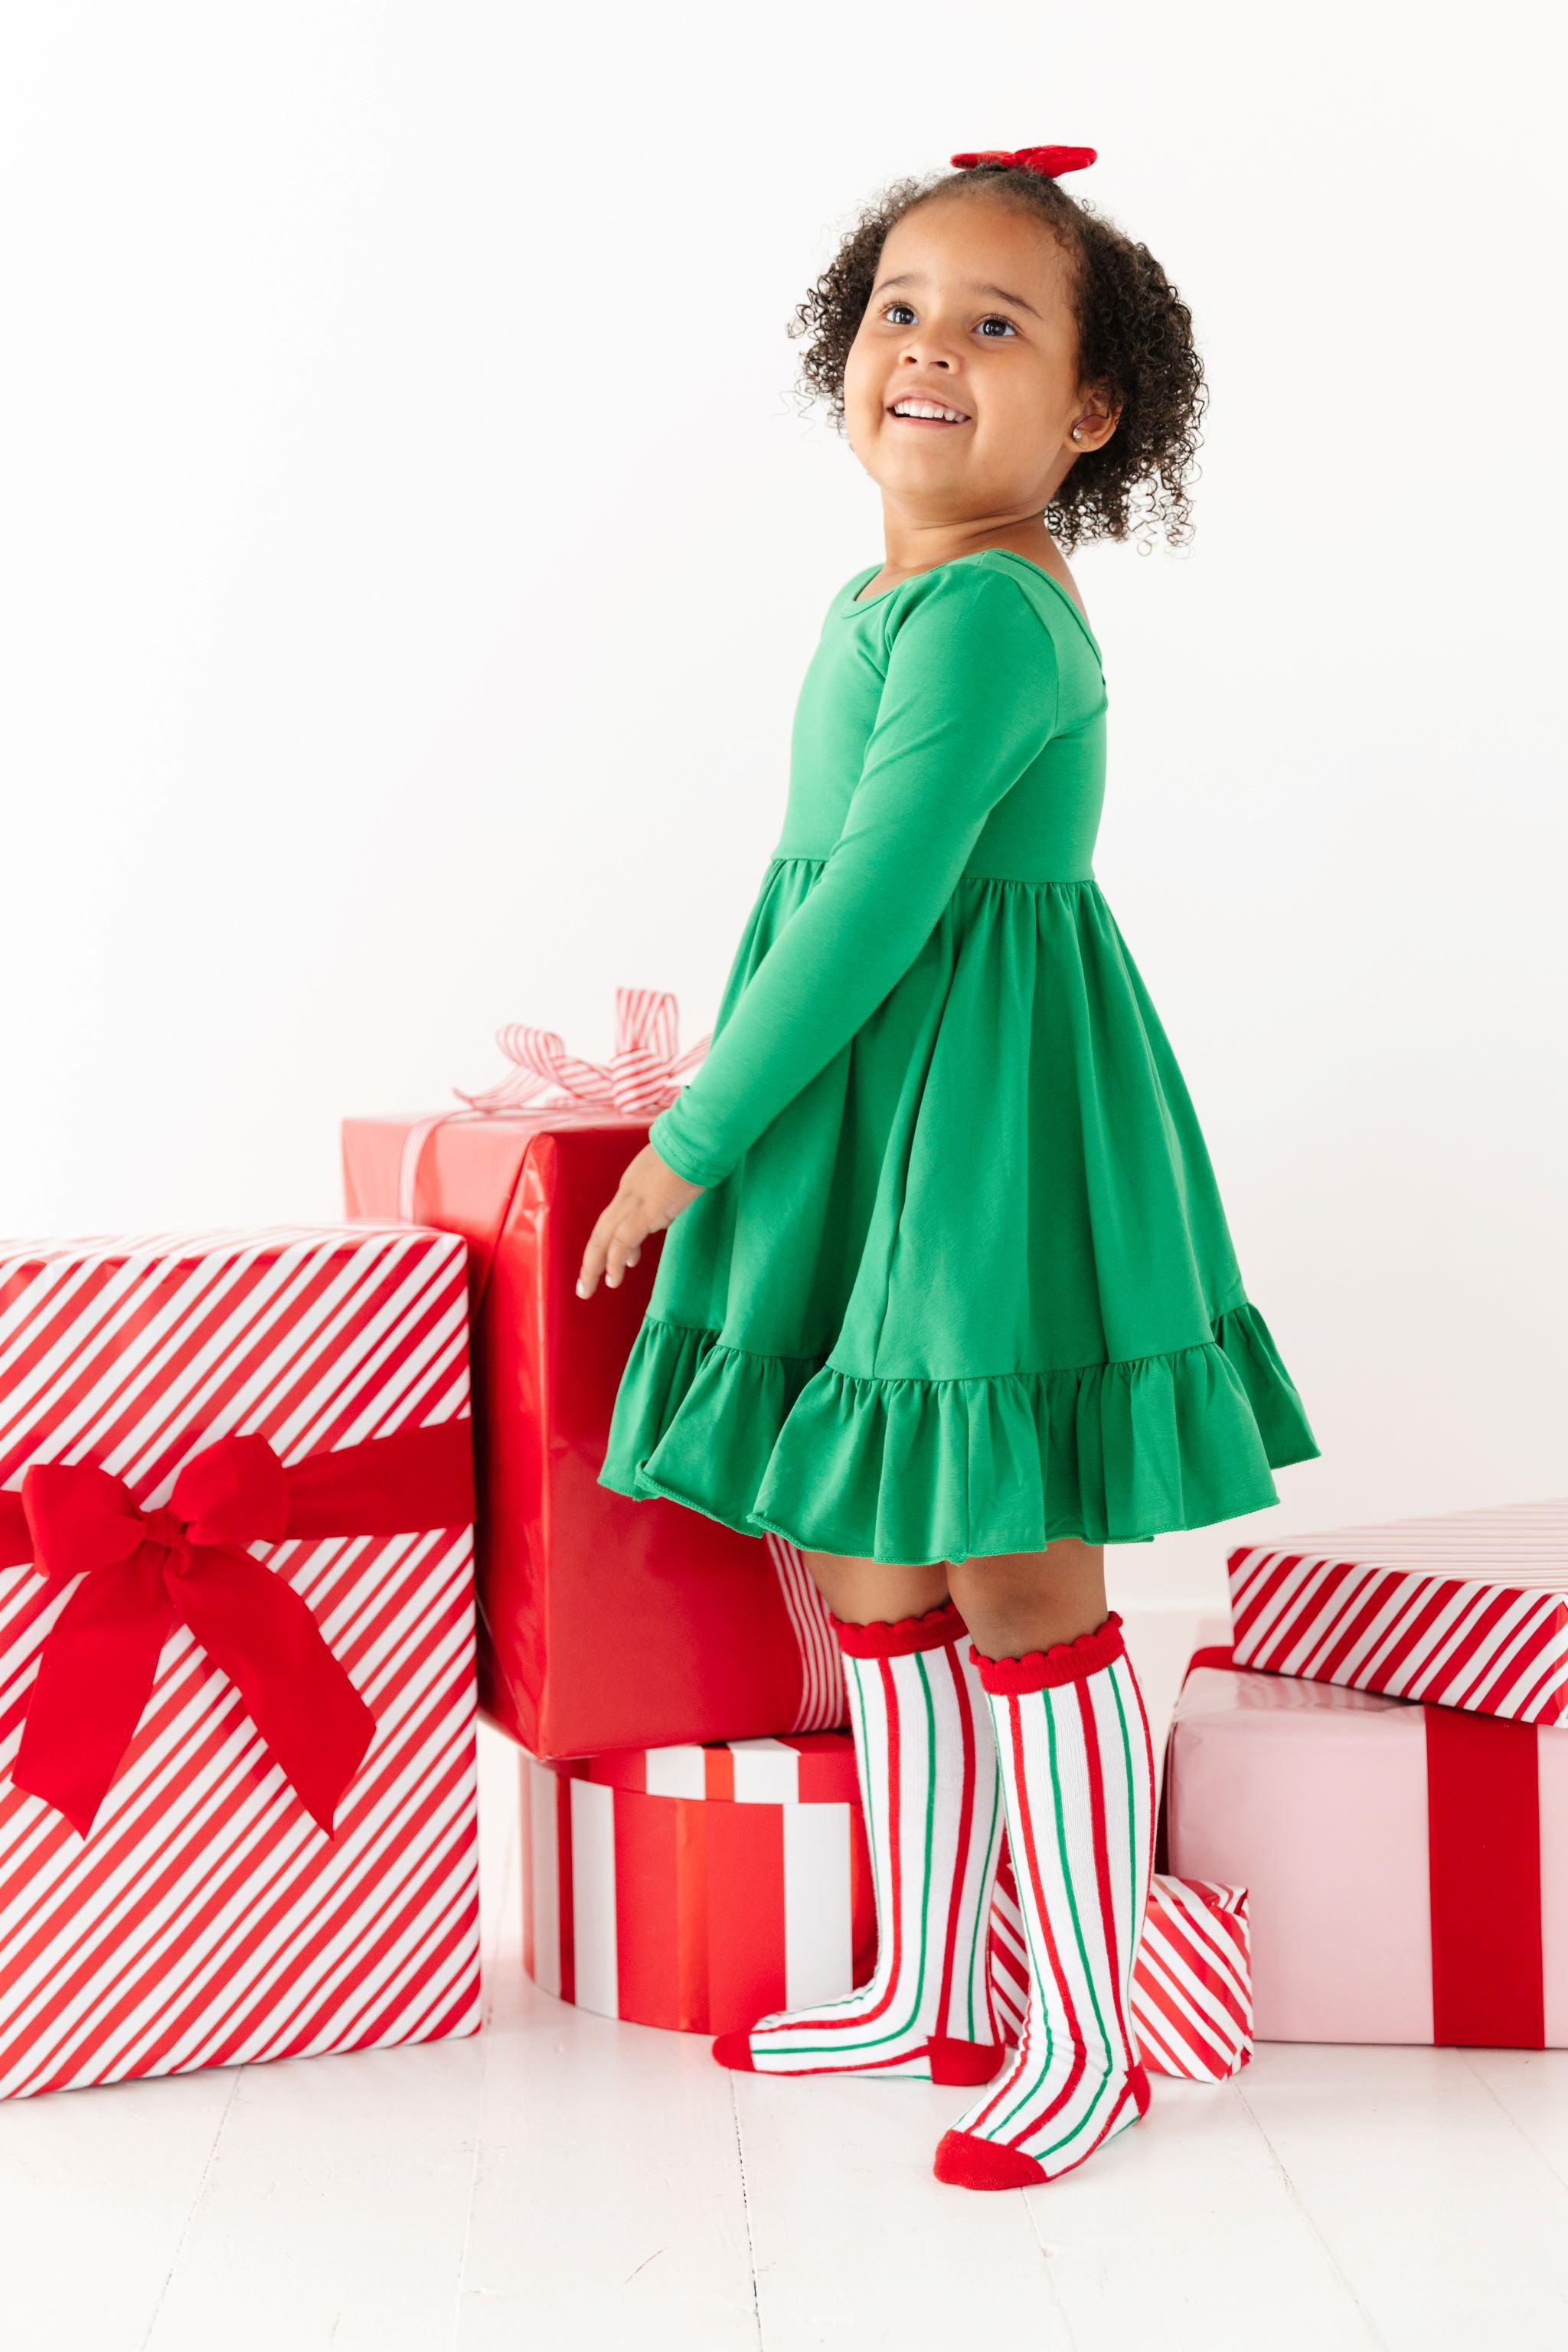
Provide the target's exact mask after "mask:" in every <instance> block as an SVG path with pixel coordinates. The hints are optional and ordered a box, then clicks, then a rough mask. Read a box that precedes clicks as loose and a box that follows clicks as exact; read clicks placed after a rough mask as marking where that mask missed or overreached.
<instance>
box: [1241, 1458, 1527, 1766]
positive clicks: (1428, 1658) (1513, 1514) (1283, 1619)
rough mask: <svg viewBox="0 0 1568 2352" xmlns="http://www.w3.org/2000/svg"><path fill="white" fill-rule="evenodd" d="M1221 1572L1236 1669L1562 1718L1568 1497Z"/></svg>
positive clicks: (1391, 1529)
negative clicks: (1227, 1595)
mask: <svg viewBox="0 0 1568 2352" xmlns="http://www.w3.org/2000/svg"><path fill="white" fill-rule="evenodd" d="M1228 1565H1229V1570H1230V1591H1231V1612H1232V1617H1233V1620H1234V1623H1235V1629H1236V1662H1237V1665H1243V1666H1258V1667H1261V1668H1262V1669H1264V1670H1265V1671H1266V1672H1267V1673H1269V1674H1277V1675H1299V1676H1301V1677H1302V1678H1304V1679H1305V1680H1307V1681H1310V1682H1329V1683H1343V1684H1345V1685H1347V1686H1348V1687H1350V1688H1352V1689H1354V1690H1370V1691H1386V1692H1387V1693H1388V1694H1389V1696H1391V1697H1395V1698H1415V1699H1423V1700H1428V1701H1431V1702H1432V1703H1434V1704H1435V1705H1439V1706H1458V1707H1464V1708H1466V1709H1468V1711H1469V1712H1471V1713H1473V1714H1478V1715H1499V1716H1507V1717H1510V1718H1511V1719H1513V1720H1514V1721H1517V1722H1521V1723H1549V1724H1557V1723H1562V1722H1563V1720H1564V1717H1565V1716H1568V1497H1562V1498H1559V1499H1558V1500H1556V1501H1550V1502H1544V1503H1513V1504H1509V1505H1506V1506H1504V1507H1502V1508H1500V1509H1496V1510H1484V1511H1452V1512H1447V1513H1442V1514H1436V1515H1434V1516H1432V1517H1424V1518H1415V1519H1391V1520H1389V1521H1387V1522H1386V1523H1385V1524H1384V1525H1382V1526H1378V1527H1369V1528H1331V1529H1330V1530H1329V1531H1328V1532H1327V1533H1326V1534H1323V1535H1309V1536H1291V1537H1289V1538H1287V1539H1286V1540H1285V1541H1284V1542H1283V1543H1280V1542H1275V1543H1270V1544H1243V1545H1238V1546H1237V1549H1235V1550H1234V1551H1233V1552H1232V1553H1231V1555H1230V1559H1229V1563H1228Z"/></svg>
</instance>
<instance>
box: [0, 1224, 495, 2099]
mask: <svg viewBox="0 0 1568 2352" xmlns="http://www.w3.org/2000/svg"><path fill="white" fill-rule="evenodd" d="M467 1417H468V1340H467V1302H466V1289H465V1265H464V1249H463V1244H462V1243H461V1242H460V1241H459V1240H458V1239H456V1238H455V1237H453V1236H452V1235H449V1234H435V1233H427V1232H420V1231H416V1230H412V1229H410V1228H408V1227H406V1226H384V1227H379V1228H378V1227H374V1226H359V1227H354V1228H346V1229H345V1228H338V1229H331V1230H327V1231H300V1230H296V1229H280V1230H275V1231H274V1230H269V1231H255V1232H246V1233H239V1234H198V1235H194V1236H189V1235H177V1234H175V1235H158V1236H155V1237H152V1238H146V1239H141V1238H139V1239H136V1240H134V1241H97V1240H95V1241H91V1242H84V1243H71V1244H38V1245H23V1244H9V1245H7V1246H6V1247H5V1250H4V1251H3V1252H0V1486H5V1487H9V1488H13V1489H14V1488H16V1487H18V1486H20V1485H21V1483H22V1479H23V1475H24V1473H25V1471H26V1468H27V1467H28V1465H30V1464H33V1463H41V1462H92V1463H97V1464H99V1465H101V1466H103V1467H104V1468H106V1469H109V1470H110V1471H112V1472H114V1473H115V1474H116V1475H119V1476H120V1477H121V1478H122V1479H123V1480H124V1481H125V1483H126V1485H127V1486H129V1487H130V1488H131V1489H132V1493H133V1495H134V1496H136V1498H137V1500H138V1501H139V1502H140V1503H141V1504H142V1506H143V1507H161V1506H163V1504H165V1503H166V1501H167V1498H168V1496H169V1494H170V1491H171V1488H172V1486H173V1485H174V1476H175V1474H176V1473H177V1471H178V1470H179V1468H180V1467H181V1465H182V1464H183V1463H184V1462H185V1461H186V1460H187V1459H188V1458H189V1457H190V1456H191V1455H192V1454H195V1453H198V1452H199V1451H200V1450H201V1449H202V1448H203V1447H204V1446H206V1445H208V1444H211V1443H212V1442H213V1441H214V1440H215V1439H216V1438H217V1437H219V1436H222V1435H226V1434H227V1433H259V1434H261V1435H263V1436H265V1437H266V1438H267V1439H268V1441H269V1442H270V1444H272V1446H273V1447H274V1448H275V1449H276V1451H277V1453H278V1454H279V1456H280V1457H281V1459H282V1461H283V1462H284V1463H285V1464H286V1465H293V1464H295V1463H297V1462H299V1461H300V1460H301V1459H303V1458H304V1457H306V1456H308V1455H309V1456H316V1455H319V1454H322V1453H324V1452H328V1451H335V1450H337V1449H340V1448H347V1447H351V1446H356V1445H358V1444H361V1443H362V1442H363V1441H365V1440H368V1439H373V1438H377V1437H385V1436H390V1435H392V1434H393V1433H395V1432H399V1431H406V1430H412V1429H416V1428H420V1427H424V1426H426V1425H428V1424H432V1423H439V1422H445V1421H449V1420H463V1421H466V1420H467ZM250 1549H251V1551H252V1553H253V1555H254V1556H255V1557H256V1558H258V1559H263V1560H265V1562H266V1564H267V1565H268V1567H269V1568H270V1569H271V1570H274V1571H275V1572H276V1573H277V1574H278V1575H279V1576H281V1577H285V1578H287V1580H289V1583H290V1584H291V1585H292V1586H293V1588H294V1590H295V1591H297V1592H299V1593H300V1595H301V1596H302V1597H303V1598H304V1599H305V1601H307V1602H308V1603H309V1605H310V1609H311V1611H312V1612H313V1613H314V1615H315V1618H316V1620H317V1622H318V1624H319V1626H320V1628H321V1633H322V1634H323V1636H324V1637H325V1639H326V1642H327V1643H328V1644H329V1646H330V1648H331V1651H332V1653H333V1654H334V1655H335V1656H336V1657H337V1659H338V1660H339V1661H340V1662H341V1664H342V1666H343V1667H344V1668H345V1669H346V1671H347V1673H348V1675H349V1676H350V1677H351V1679H352V1681H353V1684H354V1685H355V1687H356V1688H357V1690H358V1691H359V1693H360V1695H361V1696H362V1697H363V1699H364V1700H365V1701H366V1702H367V1703H368V1705H369V1706H370V1708H371V1710H372V1712H373V1713H374V1718H375V1727H374V1737H373V1738H372V1741H371V1745H370V1748H369V1749H368V1752H367V1753H366V1755H365V1757H364V1759H363V1763H362V1764H361V1766H360V1768H359V1770H358V1772H357V1774H356V1775H355V1777H354V1779H353V1780H352V1781H351V1782H350V1784H349V1786H348V1789H347V1790H346V1792H345V1794H344V1796H343V1798H342V1801H341V1803H340V1805H339V1807H338V1812H337V1821H336V1829H335V1833H334V1834H333V1835H332V1836H331V1838H329V1837H328V1836H326V1835H325V1834H324V1833H323V1832H322V1831H321V1829H319V1828H318V1827H317V1825H316V1823H315V1822H313V1821H312V1820H311V1819H310V1815H309V1814H308V1813H307V1811H305V1809H304V1807H303V1805H302V1804H301V1802H300V1798H299V1797H298V1795H297V1794H296V1792H295V1790H293V1788H292V1787H291V1786H290V1784H289V1782H288V1780H285V1778H284V1776H283V1773H282V1771H281V1770H280V1769H279V1766H278V1765H277V1764H276V1763H275V1762H274V1761H273V1760H272V1759H271V1758H270V1757H269V1755H268V1751H267V1750H266V1748H264V1747H263V1745H262V1743H261V1740H260V1738H259V1735H258V1732H257V1729H256V1727H255V1725H254V1724H253V1723H252V1722H251V1720H250V1718H249V1717H248V1716H247V1712H246V1709H245V1706H244V1704H243V1702H242V1701H241V1699H240V1696H239V1694H238V1692H237V1690H236V1689H235V1687H234V1686H233V1685H232V1684H231V1683H230V1682H229V1681H228V1680H227V1679H226V1676H225V1675H223V1674H222V1673H221V1672H220V1671H219V1670H218V1668H217V1667H216V1665H214V1664H213V1663H212V1662H211V1661H210V1660H209V1659H208V1658H207V1657H206V1656H205V1654H204V1653H203V1652H202V1651H201V1650H200V1649H199V1648H198V1647H197V1645H196V1643H195V1640H194V1638H193V1636H192V1635H191V1634H190V1633H189V1632H188V1631H187V1630H186V1629H185V1628H184V1626H183V1625H181V1624H178V1623H176V1624H175V1625H174V1627H173V1629H172V1630H171V1631H170V1633H169V1634H168V1636H167V1638H166V1639H165V1641H164V1643H163V1650H162V1653H161V1656H160V1661H159V1665H158V1672H157V1676H156V1680H155V1683H154V1685H153V1695H152V1697H151V1699H150V1701H149V1703H148V1705H147V1706H146V1709H145V1711H144V1713H143V1714H142V1719H141V1722H140V1724H139V1726H138V1727H137V1730H136V1732H135V1735H134V1737H133V1738H132V1741H131V1744H130V1746H129V1748H127V1749H126V1751H125V1754H124V1758H123V1759H122V1761H121V1765H120V1768H119V1770H118V1772H117V1773H116V1775H115V1778H114V1780H113V1781H112V1783H111V1785H110V1790H109V1792H108V1795H107V1797H106V1798H105V1800H104V1801H103V1803H102V1805H101V1808H100V1811H99V1812H98V1815H97V1818H96V1820H95V1821H94V1822H93V1824H92V1828H91V1832H90V1834H89V1836H88V1837H86V1838H85V1839H84V1838H82V1837H80V1836H79V1835H78V1833H77V1832H76V1831H75V1830H73V1829H71V1828H70V1827H68V1824H67V1823H66V1822H65V1821H63V1820H62V1819H61V1817H60V1815H59V1814H58V1812H56V1811H54V1810H53V1808H52V1807H51V1806H49V1805H47V1804H46V1803H45V1802H44V1801H42V1800H41V1799H40V1798H38V1797H36V1796H31V1795H28V1794H26V1793H25V1792H24V1791H22V1790H18V1789H17V1788H16V1787H15V1786H14V1784H13V1783H12V1781H11V1779H10V1772H11V1768H12V1765H13V1763H14V1762H15V1760H16V1752H17V1748H18V1744H19V1741H20V1738H21V1733H22V1728H23V1723H24V1718H25V1716H26V1706H27V1702H28V1696H29V1692H30V1687H31V1685H32V1681H33V1677H34V1673H35V1669H36V1664H37V1655H38V1651H39V1647H40V1644H41V1643H42V1642H43V1641H44V1640H45V1639H46V1638H47V1634H48V1633H49V1631H50V1629H51V1627H52V1625H53V1624H54V1622H55V1621H56V1619H57V1618H58V1615H59V1613H60V1612H61V1610H62V1608H63V1607H64V1606H65V1605H66V1604H67V1602H68V1598H69V1594H68V1591H61V1592H56V1593H54V1594H50V1593H48V1592H47V1590H46V1586H45V1580H44V1579H43V1577H42V1576H41V1575H39V1574H38V1573H37V1571H36V1570H31V1569H27V1568H8V1569H4V1570H0V2095H5V2096H9V2097H19V2096H25V2095H29V2094H32V2093H35V2092H41V2091H48V2090H56V2089H60V2088H65V2087H68V2086H72V2085H77V2084H89V2083H110V2082H117V2081H120V2080H121V2079H123V2078H125V2077H127V2076H132V2075H144V2074H178V2073H184V2072H186V2071H188V2070H190V2069H192V2068H195V2067H200V2066H213V2065H232V2064H237V2063H248V2062H252V2061H256V2060H260V2059H268V2058H281V2057H287V2056H290V2055H294V2054H299V2053H315V2052H321V2051H330V2050H355V2049H366V2048H372V2047H376V2046H379V2045H382V2044H384V2043H390V2042H416V2041H433V2040H438V2039H441V2038H443V2037H445V2036H448V2035H454V2034H464V2033H471V2032H474V2031H475V2030H476V2029H477V2027H478V2025H479V1947H478V1916H477V1899H476V1898H477V1867H476V1844H475V1773H474V1764H475V1758H474V1661H473V1651H474V1627H473V1594H472V1538H471V1530H470V1529H469V1528H466V1527H464V1528H424V1529H422V1530H417V1531H416V1532H413V1533H410V1534H408V1535H402V1536H380V1537H351V1538H344V1537H334V1538H329V1539H322V1540H315V1541H295V1542H286V1543H283V1544H279V1545H276V1546H272V1547H264V1546H262V1545H259V1544H258V1545H254V1546H252V1547H250Z"/></svg>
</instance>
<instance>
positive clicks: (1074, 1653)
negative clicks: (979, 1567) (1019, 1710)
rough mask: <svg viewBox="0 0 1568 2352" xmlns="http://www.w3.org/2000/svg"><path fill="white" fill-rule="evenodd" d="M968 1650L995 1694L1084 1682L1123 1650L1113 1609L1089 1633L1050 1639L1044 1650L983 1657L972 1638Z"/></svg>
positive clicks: (1018, 1692)
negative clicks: (1015, 1655)
mask: <svg viewBox="0 0 1568 2352" xmlns="http://www.w3.org/2000/svg"><path fill="white" fill-rule="evenodd" d="M969 1654H970V1656H971V1658H973V1661H974V1664H975V1666H976V1667H977V1668H978V1670H979V1675H980V1680H981V1683H982V1685H983V1686H984V1688H985V1689H986V1690H988V1691H993V1692H994V1693H995V1694H996V1696H998V1697H1002V1696H1011V1697H1015V1698H1016V1697H1017V1696H1019V1694H1020V1693H1022V1692H1024V1691H1037V1690H1056V1689H1058V1688H1059V1687H1060V1685H1062V1684H1063V1683H1081V1682H1086V1681H1087V1680H1088V1678H1089V1675H1097V1674H1099V1672H1100V1669H1101V1667H1102V1666H1109V1665H1110V1664H1113V1663H1114V1661H1115V1660H1116V1659H1118V1658H1121V1657H1125V1656H1126V1654H1127V1644H1126V1643H1125V1642H1124V1641H1123V1640H1122V1638H1121V1618H1120V1617H1119V1616H1118V1615H1117V1613H1116V1612H1115V1610H1114V1609H1113V1610H1112V1611H1111V1612H1110V1616H1109V1617H1107V1618H1106V1620H1105V1622H1104V1623H1103V1624H1100V1625H1097V1626H1096V1627H1095V1629H1094V1631H1093V1633H1080V1634H1079V1636H1078V1638H1077V1640H1076V1641H1072V1642H1054V1643H1052V1644H1051V1646H1050V1648H1049V1649H1048V1650H1031V1651H1030V1652H1029V1654H1028V1655H1027V1656H1026V1657H1023V1658H987V1657H985V1656H984V1654H982V1653H981V1652H980V1651H979V1650H977V1649H976V1648H975V1646H974V1644H973V1642H972V1643H970V1645H969Z"/></svg>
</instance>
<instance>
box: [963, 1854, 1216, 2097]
mask: <svg viewBox="0 0 1568 2352" xmlns="http://www.w3.org/2000/svg"><path fill="white" fill-rule="evenodd" d="M1028 1981H1029V1976H1028V1965H1027V1962H1026V1958H1025V1945H1024V1922H1023V1917H1022V1915H1021V1913H1020V1912H1019V1909H1018V1896H1017V1885H1016V1880H1015V1878H1014V1876H1013V1867H1012V1864H1011V1862H1010V1861H1009V1859H1008V1857H1007V1855H1006V1854H1005V1853H1004V1854H1003V1857H1002V1866H1001V1868H1000V1870H999V1871H998V1872H997V1874H996V1895H995V1900H994V1903H993V1905H992V1909H991V1982H992V1987H993V1990H994V1994H995V2000H996V2009H997V2013H998V2016H999V2017H1000V2019H1001V2022H1002V2032H1003V2038H1004V2040H1005V2041H1006V2042H1016V2041H1017V2039H1018V2034H1019V2031H1020V2029H1021V2027H1022V2024H1023V2019H1024V2004H1025V2001H1026V1999H1027V1996H1028ZM1132 2033H1133V2039H1134V2040H1135V2041H1136V2042H1137V2044H1138V2048H1139V2052H1140V2053H1141V2055H1142V2060H1143V2063H1144V2064H1145V2066H1147V2067H1148V2069H1149V2071H1150V2073H1151V2074H1180V2075H1184V2076H1185V2077H1186V2078H1187V2080H1188V2081H1190V2082H1194V2083H1223V2082H1224V2081H1225V2080H1226V2077H1227V2076H1228V2075H1231V2074H1239V2072H1240V2071H1241V2069H1242V2067H1243V2066H1245V2065H1246V2064H1247V2061H1248V2060H1249V2059H1250V2058H1251V2056H1252V1974H1251V1968H1250V1964H1249V1938H1248V1932H1247V1890H1246V1888H1245V1887H1241V1886H1220V1885H1215V1884H1214V1882H1213V1881H1211V1880H1208V1879H1197V1878H1171V1877H1168V1876H1166V1875H1165V1874H1163V1873H1159V1874H1156V1875H1155V1876H1154V1878H1153V1879H1152V1882H1151V1884H1150V1888H1149V1901H1148V1904H1147V1906H1146V1907H1145V1910H1144V1915H1143V1934H1142V1939H1141V1941H1140V1943H1139V1946H1138V1957H1137V1959H1136V1960H1135V1962H1134V1963H1133V1969H1132Z"/></svg>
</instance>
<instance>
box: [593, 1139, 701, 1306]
mask: <svg viewBox="0 0 1568 2352" xmlns="http://www.w3.org/2000/svg"><path fill="white" fill-rule="evenodd" d="M706 1189H707V1188H706V1187H705V1186H704V1185H701V1184H689V1183H688V1182H687V1181H686V1179H685V1177H684V1176H678V1175H677V1174H676V1172H675V1171H674V1169H673V1168H667V1167H666V1166H665V1163H664V1161H663V1160H661V1159H660V1158H659V1156H658V1152H657V1151H656V1150H654V1148H653V1146H652V1144H651V1143H645V1144H644V1146H643V1148H642V1150H640V1151H639V1152H638V1153H637V1158H636V1159H635V1160H632V1161H631V1162H630V1164H629V1165H628V1167H627V1168H626V1173H625V1174H624V1175H623V1176H622V1178H621V1188H620V1191H619V1192H617V1193H616V1197H615V1199H614V1200H613V1201H612V1202H610V1205H609V1207H608V1208H607V1209H606V1210H605V1213H604V1215H603V1216H602V1217H601V1218H600V1219H599V1222H598V1223H597V1224H596V1225H595V1228H594V1230H593V1232H592V1233H591V1234H589V1236H588V1246H587V1248H586V1249H585V1250H584V1253H583V1265H582V1270H581V1272H580V1273H579V1274H578V1276H577V1296H578V1297H579V1298H592V1297H593V1295H594V1293H595V1290H596V1289H597V1288H598V1286H599V1276H601V1274H602V1275H603V1276H604V1277H605V1289H606V1290H614V1289H616V1287H617V1286H618V1285H619V1282H620V1279H621V1276H622V1275H623V1274H624V1273H625V1272H626V1267H627V1266H628V1265H636V1264H637V1260H638V1258H639V1257H640V1256H641V1255H642V1245H643V1243H644V1242H645V1241H646V1239H647V1236H648V1234H661V1233H663V1231H664V1229H665V1227H666V1226H667V1225H672V1224H674V1223H675V1221H676V1219H677V1217H679V1214H680V1213H681V1211H682V1209H689V1207H690V1206H691V1203H692V1202H693V1201H695V1200H696V1198H697V1195H698V1194H699V1192H704V1191H705V1190H706Z"/></svg>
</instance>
